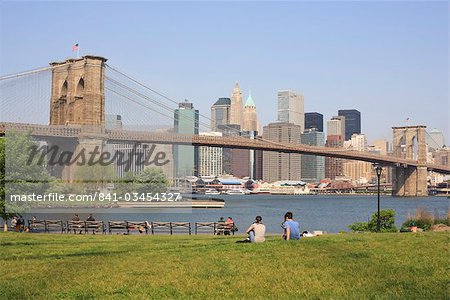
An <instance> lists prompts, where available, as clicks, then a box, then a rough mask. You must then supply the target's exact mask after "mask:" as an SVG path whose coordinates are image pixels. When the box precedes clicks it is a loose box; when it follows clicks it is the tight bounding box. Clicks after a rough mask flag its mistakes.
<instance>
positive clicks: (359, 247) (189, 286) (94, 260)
mask: <svg viewBox="0 0 450 300" xmlns="http://www.w3.org/2000/svg"><path fill="white" fill-rule="evenodd" d="M240 238H242V237H217V236H206V235H202V236H185V235H184V236H183V235H179V236H162V235H161V236H138V235H132V236H123V235H111V236H102V235H94V236H92V235H89V236H84V235H81V236H80V235H59V234H26V233H23V234H19V233H1V234H0V251H1V252H0V270H1V277H0V278H1V279H0V298H2V299H30V298H33V299H36V298H38V299H47V298H64V299H94V298H107V299H125V298H131V299H151V298H153V299H177V298H184V299H187V298H191V299H192V298H194V299H230V298H231V299H235V298H238V299H241V298H245V299H275V298H279V299H283V298H285V299H288V298H289V299H305V298H308V299H319V298H320V299H330V298H333V299H449V297H450V294H449V290H448V288H449V273H448V270H449V256H448V254H449V253H448V249H449V248H448V246H449V244H448V242H449V235H448V233H417V234H412V233H404V234H392V233H391V234H343V235H328V236H321V237H314V238H305V239H303V240H301V241H291V242H283V241H280V240H279V237H269V239H268V240H267V241H266V242H265V243H263V244H235V243H234V242H235V241H236V240H238V239H240Z"/></svg>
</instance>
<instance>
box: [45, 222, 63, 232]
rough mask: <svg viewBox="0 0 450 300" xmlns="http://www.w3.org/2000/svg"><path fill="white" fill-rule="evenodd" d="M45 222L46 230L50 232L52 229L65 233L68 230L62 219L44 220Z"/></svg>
mask: <svg viewBox="0 0 450 300" xmlns="http://www.w3.org/2000/svg"><path fill="white" fill-rule="evenodd" d="M44 224H45V227H44V228H45V232H48V233H50V231H54V230H57V231H61V233H64V231H65V230H66V228H65V226H64V222H63V221H61V220H44Z"/></svg>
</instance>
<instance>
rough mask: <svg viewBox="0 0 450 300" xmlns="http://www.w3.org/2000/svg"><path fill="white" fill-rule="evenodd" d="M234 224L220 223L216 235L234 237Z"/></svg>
mask: <svg viewBox="0 0 450 300" xmlns="http://www.w3.org/2000/svg"><path fill="white" fill-rule="evenodd" d="M234 229H235V227H234V223H229V224H227V223H225V222H218V223H216V229H215V234H216V235H231V234H233V235H234Z"/></svg>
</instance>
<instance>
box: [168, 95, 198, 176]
mask: <svg viewBox="0 0 450 300" xmlns="http://www.w3.org/2000/svg"><path fill="white" fill-rule="evenodd" d="M198 128H199V113H198V110H197V109H194V105H193V104H192V103H190V102H188V101H187V100H186V101H185V102H181V103H179V104H178V109H176V110H175V113H174V131H175V133H185V134H193V135H194V134H198ZM173 156H174V176H175V177H176V178H182V177H185V176H190V175H198V147H197V146H185V145H174V146H173Z"/></svg>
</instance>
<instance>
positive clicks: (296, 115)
mask: <svg viewBox="0 0 450 300" xmlns="http://www.w3.org/2000/svg"><path fill="white" fill-rule="evenodd" d="M278 122H283V123H292V124H294V125H299V126H300V127H301V131H303V130H304V129H305V103H304V97H303V95H302V94H299V93H297V92H294V91H291V90H285V91H278Z"/></svg>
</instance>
